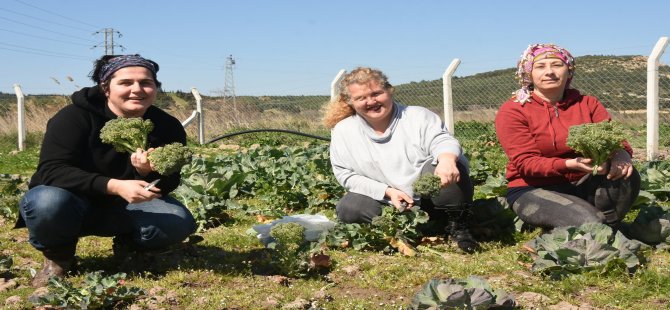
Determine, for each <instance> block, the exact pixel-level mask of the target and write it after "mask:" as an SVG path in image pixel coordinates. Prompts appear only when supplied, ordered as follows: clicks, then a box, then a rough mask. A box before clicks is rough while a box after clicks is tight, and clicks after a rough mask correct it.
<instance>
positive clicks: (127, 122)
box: [100, 117, 154, 153]
mask: <svg viewBox="0 0 670 310" xmlns="http://www.w3.org/2000/svg"><path fill="white" fill-rule="evenodd" d="M153 129H154V124H153V123H152V122H151V120H148V119H147V120H143V119H141V118H137V117H134V118H123V117H119V118H115V119H111V120H109V121H107V123H105V126H103V127H102V129H101V130H100V139H101V140H102V142H104V143H107V144H111V145H113V146H114V149H115V150H116V151H117V152H120V153H123V152H127V153H134V152H135V151H136V150H137V149H143V150H146V149H147V136H148V135H149V133H151V131H152V130H153Z"/></svg>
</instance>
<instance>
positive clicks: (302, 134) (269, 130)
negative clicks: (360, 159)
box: [205, 128, 330, 144]
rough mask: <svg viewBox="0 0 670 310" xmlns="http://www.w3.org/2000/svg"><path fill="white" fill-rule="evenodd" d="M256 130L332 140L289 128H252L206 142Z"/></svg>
mask: <svg viewBox="0 0 670 310" xmlns="http://www.w3.org/2000/svg"><path fill="white" fill-rule="evenodd" d="M255 132H282V133H290V134H294V135H298V136H303V137H308V138H314V139H319V140H323V141H330V138H327V137H321V136H317V135H311V134H308V133H304V132H299V131H294V130H287V129H271V128H266V129H250V130H244V131H238V132H233V133H229V134H225V135H223V136H219V137H216V138H214V139H212V140H209V141H207V142H205V144H210V143H212V142H216V141H219V140H221V139H225V138H230V137H233V136H237V135H242V134H247V133H255Z"/></svg>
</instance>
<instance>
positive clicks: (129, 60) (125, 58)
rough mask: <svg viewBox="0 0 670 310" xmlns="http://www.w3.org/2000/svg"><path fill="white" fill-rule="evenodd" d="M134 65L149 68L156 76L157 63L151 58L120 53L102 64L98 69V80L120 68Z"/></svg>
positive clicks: (104, 78) (105, 78)
mask: <svg viewBox="0 0 670 310" xmlns="http://www.w3.org/2000/svg"><path fill="white" fill-rule="evenodd" d="M136 66H139V67H145V68H147V69H149V71H151V73H152V74H153V76H154V77H155V76H156V72H158V65H157V64H156V63H155V62H153V61H151V60H148V59H146V58H143V57H142V56H140V55H121V56H117V57H114V58H112V59H110V60H109V62H108V63H106V64H105V65H103V66H102V68H101V70H100V82H101V83H102V82H104V81H107V79H108V78H109V77H110V76H112V74H114V72H116V71H118V70H119V69H121V68H125V67H136Z"/></svg>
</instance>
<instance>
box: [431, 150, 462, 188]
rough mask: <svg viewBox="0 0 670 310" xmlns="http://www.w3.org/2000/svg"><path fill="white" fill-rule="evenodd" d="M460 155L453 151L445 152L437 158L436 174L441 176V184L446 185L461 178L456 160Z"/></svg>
mask: <svg viewBox="0 0 670 310" xmlns="http://www.w3.org/2000/svg"><path fill="white" fill-rule="evenodd" d="M457 160H458V157H457V156H456V155H454V154H451V153H443V154H440V156H439V157H438V159H437V166H436V167H435V175H437V176H438V177H440V181H441V182H440V183H441V184H440V185H441V186H442V187H446V186H448V185H450V184H454V183H457V182H458V181H460V180H461V172H460V171H458V167H457V166H456V161H457Z"/></svg>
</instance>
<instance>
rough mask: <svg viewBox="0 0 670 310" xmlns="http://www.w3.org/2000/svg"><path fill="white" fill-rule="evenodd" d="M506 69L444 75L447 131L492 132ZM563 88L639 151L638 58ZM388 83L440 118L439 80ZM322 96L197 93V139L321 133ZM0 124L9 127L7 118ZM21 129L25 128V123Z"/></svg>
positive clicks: (666, 86) (641, 97)
mask: <svg viewBox="0 0 670 310" xmlns="http://www.w3.org/2000/svg"><path fill="white" fill-rule="evenodd" d="M666 59H667V60H670V57H668V56H667V55H666V56H665V58H661V65H660V66H659V69H658V81H659V114H658V117H659V124H660V126H659V127H660V131H659V150H660V151H661V155H662V156H663V157H664V158H668V155H669V152H668V149H670V66H668V65H665V64H664V63H667V62H665V61H664V60H666ZM456 73H458V70H457V71H456ZM514 73H515V70H514V68H507V69H501V70H494V71H489V72H485V73H478V74H473V75H468V76H458V75H456V76H454V77H453V78H452V82H451V85H452V98H453V118H454V124H455V126H454V127H455V129H454V134H455V135H456V136H457V137H458V138H459V139H461V140H473V139H479V137H480V136H481V135H482V134H491V133H493V132H494V131H493V121H494V118H495V114H496V111H497V110H498V108H499V106H500V105H501V104H502V103H503V102H505V101H506V100H508V99H509V98H510V97H511V94H512V92H513V91H514V90H516V89H517V88H518V84H517V82H516V80H515V78H514ZM333 77H334V76H333ZM428 78H430V77H428ZM571 86H572V87H573V88H576V89H578V90H580V91H581V92H582V93H583V94H588V95H593V96H596V97H597V98H598V99H599V100H600V101H601V102H602V103H603V104H604V105H605V107H607V109H608V110H609V111H610V113H611V115H612V117H613V118H614V119H615V120H617V121H620V122H622V123H624V124H625V125H626V126H627V128H629V132H630V136H631V138H630V139H629V141H630V142H631V144H633V147H635V148H637V149H639V150H644V149H645V148H646V142H647V141H646V135H647V133H646V130H647V128H646V126H645V125H646V123H647V117H648V116H647V57H646V56H616V57H614V56H582V57H578V58H577V66H576V71H575V76H574V78H573V81H572V85H571ZM395 88H396V92H395V95H394V97H395V99H396V100H397V101H399V102H401V103H402V104H406V105H420V106H424V107H427V108H429V109H431V110H432V111H434V112H436V113H437V114H438V115H443V113H444V96H443V83H442V78H441V77H436V78H434V79H432V80H424V81H421V82H411V83H406V84H400V85H395ZM5 95H8V94H5ZM32 97H35V96H28V97H27V99H26V101H27V102H30V101H31V100H32V99H34V98H32ZM35 98H37V97H35ZM65 98H66V97H65ZM6 99H7V98H6ZM329 99H330V97H329V96H325V95H324V96H237V97H236V98H234V99H233V98H223V97H205V98H203V100H202V109H201V111H202V113H203V117H202V119H203V120H204V125H203V126H202V127H203V128H204V133H205V137H204V140H205V141H208V140H211V139H214V138H216V137H218V136H221V135H224V134H228V133H231V132H235V131H239V130H247V129H260V128H273V129H284V130H295V131H301V132H305V133H311V134H317V135H321V136H329V130H328V129H327V128H325V127H324V126H323V125H322V123H321V118H322V116H323V107H324V106H325V105H326V104H327V103H328V101H329ZM14 100H15V99H14ZM66 101H69V100H66ZM14 102H16V101H14ZM195 103H196V100H195V99H194V97H193V95H191V94H190V93H184V92H174V93H163V94H161V95H160V96H159V98H158V100H157V102H156V105H158V106H160V107H163V108H166V109H168V110H169V112H170V113H171V114H173V115H175V116H176V117H177V118H179V119H180V120H185V119H188V118H189V117H190V116H191V113H192V112H193V111H192V110H193V107H194V106H195V105H196V104H195ZM38 111H39V110H38ZM51 111H55V109H51ZM5 112H7V111H5ZM27 113H28V115H27V120H28V121H29V122H30V121H34V122H35V126H36V127H38V128H37V131H39V130H41V129H42V130H43V128H40V126H42V127H43V126H44V124H46V119H45V118H46V115H44V116H40V117H35V116H34V115H33V114H35V113H36V111H28V112H27ZM44 113H46V112H44ZM44 113H43V114H44ZM0 121H4V122H5V123H12V122H13V123H14V124H16V122H14V121H12V120H4V119H3V120H0ZM0 127H3V126H0ZM28 127H29V128H30V125H29V126H28ZM186 129H187V132H188V134H189V136H191V137H198V138H199V136H198V135H199V129H200V128H199V126H187V127H186ZM641 153H644V151H642V152H641Z"/></svg>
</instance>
